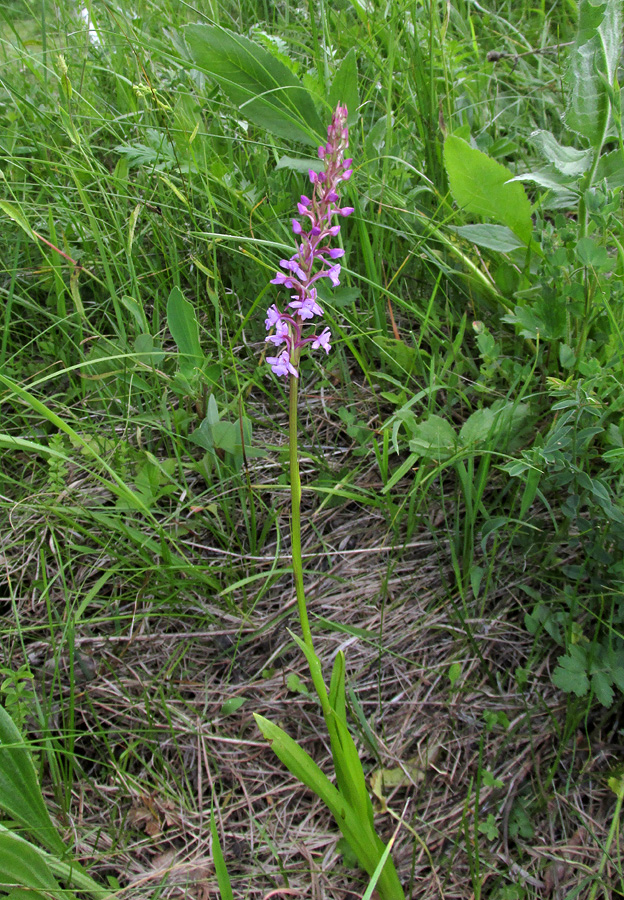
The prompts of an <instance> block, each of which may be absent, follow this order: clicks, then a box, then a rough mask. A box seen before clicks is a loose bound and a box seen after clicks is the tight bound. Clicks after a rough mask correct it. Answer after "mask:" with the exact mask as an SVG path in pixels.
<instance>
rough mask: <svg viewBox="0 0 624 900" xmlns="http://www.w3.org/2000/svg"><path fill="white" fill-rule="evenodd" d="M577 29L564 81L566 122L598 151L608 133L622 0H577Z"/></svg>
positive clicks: (618, 55)
mask: <svg viewBox="0 0 624 900" xmlns="http://www.w3.org/2000/svg"><path fill="white" fill-rule="evenodd" d="M578 17H579V24H578V32H577V36H576V40H575V42H574V46H573V47H572V49H571V51H570V56H569V67H568V71H567V73H566V79H565V84H566V87H567V94H568V107H567V110H566V113H565V117H564V118H565V123H566V125H567V127H568V128H569V129H570V130H571V131H575V132H576V133H577V134H580V135H582V136H583V137H586V138H587V139H588V140H589V142H590V144H591V146H592V147H593V148H594V149H595V150H596V151H597V152H598V151H599V150H600V147H601V145H602V142H603V140H604V137H605V135H606V133H607V128H608V125H609V118H610V111H611V101H610V99H609V90H610V87H611V86H612V85H613V83H614V79H615V72H616V68H617V65H618V62H619V58H620V50H621V41H622V2H621V0H605V2H603V3H600V2H599V0H598V2H597V0H580V3H579V6H578Z"/></svg>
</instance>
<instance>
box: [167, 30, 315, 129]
mask: <svg viewBox="0 0 624 900" xmlns="http://www.w3.org/2000/svg"><path fill="white" fill-rule="evenodd" d="M184 33H185V36H186V41H187V44H188V46H189V49H190V51H191V56H192V58H193V61H194V62H195V64H196V65H197V66H198V67H199V68H201V69H203V70H204V71H205V72H208V73H209V74H210V75H212V76H213V78H215V79H216V80H217V81H218V82H219V85H220V86H221V88H222V89H223V91H224V92H225V93H226V94H227V96H228V97H229V98H230V100H231V101H232V103H234V104H235V105H236V106H238V108H239V110H240V112H241V114H242V115H243V116H245V118H246V119H248V120H249V121H250V122H253V123H254V124H256V125H259V126H260V127H261V128H264V129H266V130H267V131H269V132H270V133H271V134H275V135H278V136H279V137H283V138H288V139H289V140H293V141H301V142H302V143H304V144H310V145H316V144H318V143H319V142H320V141H323V140H324V139H325V137H324V136H325V129H324V128H323V123H322V122H321V120H320V118H319V116H318V113H317V112H316V108H315V106H314V103H313V102H312V98H311V96H310V94H309V93H308V91H307V90H306V89H305V88H304V87H303V85H302V84H301V82H300V81H299V79H298V78H297V77H296V75H294V74H293V73H292V72H291V71H290V69H289V68H288V67H287V66H285V65H284V63H283V62H281V61H280V60H278V59H276V58H275V57H274V56H273V55H272V54H271V53H270V52H269V51H268V50H265V49H264V47H261V46H260V45H259V44H256V43H254V42H253V41H250V40H249V39H248V38H246V37H242V35H238V34H234V33H233V32H232V31H228V30H227V29H225V28H221V27H220V26H217V25H189V26H188V27H187V28H185V31H184Z"/></svg>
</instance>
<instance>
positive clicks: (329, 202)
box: [265, 106, 354, 377]
mask: <svg viewBox="0 0 624 900" xmlns="http://www.w3.org/2000/svg"><path fill="white" fill-rule="evenodd" d="M348 146H349V131H348V128H347V108H346V106H337V107H336V109H335V111H334V114H333V116H332V120H331V123H330V125H329V126H328V128H327V143H326V144H324V145H321V146H320V147H319V150H318V156H319V159H320V160H321V162H322V164H323V168H324V170H323V171H321V172H317V170H316V168H310V169H309V171H308V177H309V179H310V183H311V185H312V196H311V197H307V196H306V195H305V194H302V195H301V197H300V200H299V202H298V203H297V212H298V213H299V216H300V217H301V218H302V219H303V220H304V222H305V223H306V224H305V227H304V225H302V223H301V221H300V220H299V219H296V218H295V219H292V220H291V221H292V230H293V233H294V234H295V235H297V237H298V238H299V239H300V241H301V243H300V244H299V245H298V246H297V249H296V252H295V253H294V254H293V256H292V257H291V258H290V259H282V260H280V268H281V269H285V270H286V271H285V272H282V271H278V272H276V274H275V277H274V278H272V279H271V284H277V285H284V287H286V288H288V289H289V290H292V291H294V293H293V294H291V300H290V302H289V304H288V309H287V310H286V311H285V312H281V311H280V310H279V308H278V307H277V306H276V305H275V304H273V305H272V306H270V307H269V310H268V312H267V318H266V321H265V324H266V328H267V331H272V332H273V333H272V334H269V335H268V336H267V337H266V341H267V342H268V343H269V344H273V345H275V346H276V347H281V346H282V345H283V344H285V345H286V346H285V347H284V348H283V349H282V350H281V351H280V353H279V354H278V355H277V356H268V357H267V362H268V364H269V365H270V367H271V369H272V370H273V372H274V373H275V374H276V375H286V376H287V375H293V376H295V377H298V371H297V367H298V365H299V358H300V355H301V349H302V347H303V346H304V345H306V344H310V346H311V349H313V350H319V349H322V350H324V351H325V352H326V353H329V350H330V347H331V344H330V340H331V332H330V330H329V328H325V329H323V330H322V331H321V333H320V334H313V335H311V336H310V337H305V336H303V335H302V330H303V326H304V324H305V323H306V322H308V321H309V320H311V319H313V318H314V317H315V316H322V315H323V310H322V308H321V307H320V306H319V303H318V300H317V293H316V287H315V286H314V285H315V282H317V281H318V280H319V279H320V278H329V280H330V281H331V283H332V285H333V286H334V287H337V286H338V285H339V284H340V271H341V265H340V263H338V262H335V260H338V259H341V258H342V257H343V256H344V250H343V249H342V247H331V246H328V241H329V240H331V239H332V238H336V237H337V236H338V235H339V234H340V225H336V224H332V219H333V217H334V216H341V217H346V216H350V215H351V213H353V212H354V208H353V207H352V206H343V207H340V205H339V203H340V189H341V185H342V184H343V183H344V182H345V181H348V180H349V179H350V178H351V175H352V173H353V169H352V162H353V160H352V159H350V158H345V152H346V150H347V148H348ZM308 221H309V223H310V224H309V225H308V224H307V223H308Z"/></svg>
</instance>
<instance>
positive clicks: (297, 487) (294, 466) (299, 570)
mask: <svg viewBox="0 0 624 900" xmlns="http://www.w3.org/2000/svg"><path fill="white" fill-rule="evenodd" d="M298 387H299V379H298V378H297V377H296V376H295V375H291V376H290V410H289V411H290V416H289V432H288V434H289V451H290V495H291V519H290V542H291V548H292V567H293V577H294V579H295V591H296V593H297V610H298V612H299V622H300V623H301V634H302V637H303V642H304V644H305V645H306V647H307V648H308V651H309V653H306V657H307V660H308V665H309V667H310V675H311V676H312V682H313V684H314V688H315V690H316V693H317V696H318V698H319V700H320V703H321V709H322V710H323V716H324V718H325V721H326V722H327V723H328V727H329V719H330V717H331V715H332V710H331V706H330V703H329V697H328V695H327V688H326V687H325V682H324V680H323V674H322V671H321V663H320V661H319V658H318V657H317V655H316V653H315V652H314V642H313V641H312V631H311V629H310V620H309V619H308V609H307V606H306V599H305V589H304V587H303V561H302V559H301V476H300V473H299V448H298V444H297V430H298V429H297V389H298Z"/></svg>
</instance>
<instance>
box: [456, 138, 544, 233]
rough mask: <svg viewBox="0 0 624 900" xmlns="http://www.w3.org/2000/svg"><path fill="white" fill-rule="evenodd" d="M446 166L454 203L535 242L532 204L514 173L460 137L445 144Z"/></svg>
mask: <svg viewBox="0 0 624 900" xmlns="http://www.w3.org/2000/svg"><path fill="white" fill-rule="evenodd" d="M444 165H445V166H446V171H447V174H448V177H449V186H450V189H451V194H452V195H453V199H454V200H455V202H456V203H457V205H458V206H460V207H461V208H462V209H463V210H465V211H466V212H467V213H471V214H473V215H477V216H484V217H486V218H488V219H493V220H494V221H495V222H498V223H500V224H501V225H506V226H507V227H508V228H510V229H511V231H513V233H514V234H515V235H516V236H517V237H519V238H520V240H521V241H523V243H525V244H528V243H529V241H530V240H531V233H532V231H533V223H532V221H531V204H530V203H529V199H528V197H527V195H526V193H525V190H524V188H523V187H522V185H521V184H518V183H517V182H513V181H511V179H512V177H513V176H512V173H511V172H510V171H509V170H508V169H506V168H505V166H503V165H501V163H499V162H496V160H494V159H490V157H489V156H487V155H486V154H485V153H482V152H481V151H480V150H476V149H475V148H474V147H471V146H470V144H469V143H467V141H464V140H462V139H461V138H459V137H457V136H456V135H453V134H451V135H449V136H448V137H447V139H446V140H445V141H444Z"/></svg>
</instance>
